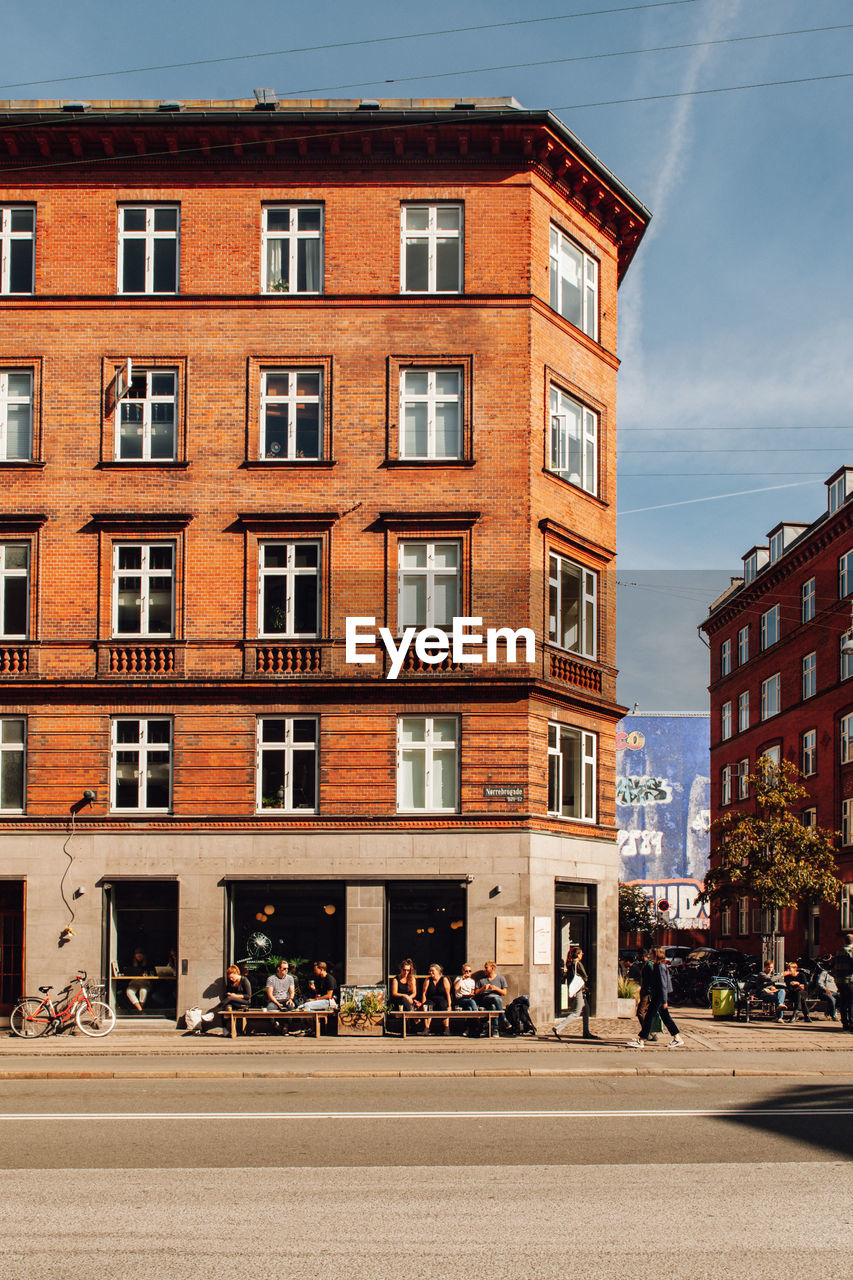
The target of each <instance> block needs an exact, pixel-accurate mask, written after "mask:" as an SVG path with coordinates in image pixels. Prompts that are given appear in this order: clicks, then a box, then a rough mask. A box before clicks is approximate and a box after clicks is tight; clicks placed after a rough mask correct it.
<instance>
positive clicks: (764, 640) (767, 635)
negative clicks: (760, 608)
mask: <svg viewBox="0 0 853 1280" xmlns="http://www.w3.org/2000/svg"><path fill="white" fill-rule="evenodd" d="M778 639H779V606H778V604H774V605H773V608H772V609H768V610H767V612H766V613H762V615H761V648H762V649H769V648H770V646H771V645H774V644H775V643H776V641H777V640H778Z"/></svg>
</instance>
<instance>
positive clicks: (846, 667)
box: [839, 635, 853, 680]
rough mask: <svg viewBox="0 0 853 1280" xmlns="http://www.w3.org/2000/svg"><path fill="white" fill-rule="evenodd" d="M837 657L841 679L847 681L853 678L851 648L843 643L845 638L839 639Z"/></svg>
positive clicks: (852, 652)
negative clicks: (838, 658) (838, 657)
mask: <svg viewBox="0 0 853 1280" xmlns="http://www.w3.org/2000/svg"><path fill="white" fill-rule="evenodd" d="M839 656H840V660H841V661H840V666H841V679H842V680H849V679H850V677H851V676H853V648H851V647H850V646H849V645H847V644H846V643H845V636H844V635H842V636H841V637H840V639H839Z"/></svg>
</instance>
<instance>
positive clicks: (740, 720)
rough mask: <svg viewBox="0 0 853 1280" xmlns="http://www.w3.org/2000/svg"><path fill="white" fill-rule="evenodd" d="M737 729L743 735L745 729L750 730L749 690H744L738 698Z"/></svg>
mask: <svg viewBox="0 0 853 1280" xmlns="http://www.w3.org/2000/svg"><path fill="white" fill-rule="evenodd" d="M737 728H738V733H743V731H744V729H748V728H749V690H748V689H744V691H743V693H739V694H738V696H737Z"/></svg>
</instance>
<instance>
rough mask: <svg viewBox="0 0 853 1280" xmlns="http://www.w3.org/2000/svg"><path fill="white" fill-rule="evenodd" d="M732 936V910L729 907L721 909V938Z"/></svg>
mask: <svg viewBox="0 0 853 1280" xmlns="http://www.w3.org/2000/svg"><path fill="white" fill-rule="evenodd" d="M731 934H732V909H731V907H729V906H725V907H721V909H720V937H722V938H730V937H731Z"/></svg>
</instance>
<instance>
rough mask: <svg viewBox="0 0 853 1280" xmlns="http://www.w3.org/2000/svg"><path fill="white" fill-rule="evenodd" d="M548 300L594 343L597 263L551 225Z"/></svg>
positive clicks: (596, 315) (596, 322)
mask: <svg viewBox="0 0 853 1280" xmlns="http://www.w3.org/2000/svg"><path fill="white" fill-rule="evenodd" d="M549 262H550V271H549V276H550V296H549V301H550V304H551V306H552V307H553V309H554V310H555V311H558V312H559V313H560V315H561V316H563V317H564V318H565V319H566V320H568V321H569V322H570V323H571V324H573V325H576V326H577V328H578V329H582V330H583V332H584V333H585V334H587V335H588V336H589V337H590V338H592V339H594V341H596V342H597V341H598V263H597V262H596V260H595V258H593V257H591V256H590V254H588V253H585V252H584V250H583V249H581V248H580V246H579V245H577V244H575V242H574V241H573V240H570V239H569V238H568V236H565V235H563V233H562V231H560V230H559V228H558V227H555V226H553V225H552V227H551V237H550V245H549Z"/></svg>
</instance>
